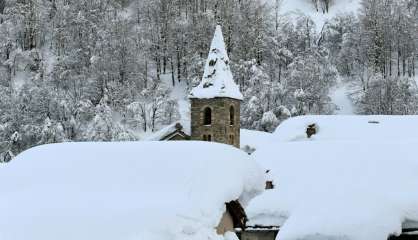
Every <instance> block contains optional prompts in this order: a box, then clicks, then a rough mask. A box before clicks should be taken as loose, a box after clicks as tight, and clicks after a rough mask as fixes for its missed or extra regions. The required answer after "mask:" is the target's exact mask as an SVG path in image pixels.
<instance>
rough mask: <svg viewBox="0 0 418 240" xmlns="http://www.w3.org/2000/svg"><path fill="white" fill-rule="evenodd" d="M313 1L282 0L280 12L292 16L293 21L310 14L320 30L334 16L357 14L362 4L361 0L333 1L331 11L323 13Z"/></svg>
mask: <svg viewBox="0 0 418 240" xmlns="http://www.w3.org/2000/svg"><path fill="white" fill-rule="evenodd" d="M311 2H312V1H311V0H282V1H281V6H280V13H281V15H282V16H286V17H290V19H292V20H293V21H296V20H297V19H298V18H299V17H300V16H303V15H307V16H310V17H311V18H312V20H313V21H314V22H315V25H316V28H317V31H318V32H320V31H321V30H322V28H323V26H324V25H325V24H326V23H327V22H328V21H329V20H330V19H332V18H333V17H335V16H337V15H341V14H346V13H354V14H356V13H357V12H358V9H359V8H360V4H361V0H339V1H333V3H332V5H331V7H330V9H329V12H328V13H323V11H322V9H321V8H319V11H317V10H316V9H315V7H314V5H313V4H312V3H311Z"/></svg>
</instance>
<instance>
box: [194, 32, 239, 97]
mask: <svg viewBox="0 0 418 240" xmlns="http://www.w3.org/2000/svg"><path fill="white" fill-rule="evenodd" d="M229 65H230V61H229V58H228V53H227V51H226V48H225V42H224V38H223V34H222V28H221V26H220V25H217V26H216V31H215V36H214V37H213V40H212V44H211V47H210V51H209V56H208V60H207V61H206V65H205V71H204V74H203V79H202V81H201V82H200V84H199V85H198V86H197V87H195V88H193V89H192V91H191V93H190V96H189V98H216V97H227V98H234V99H238V100H242V99H243V96H242V94H241V92H240V91H239V87H238V85H237V84H235V82H234V79H233V76H232V73H231V69H230V67H229Z"/></svg>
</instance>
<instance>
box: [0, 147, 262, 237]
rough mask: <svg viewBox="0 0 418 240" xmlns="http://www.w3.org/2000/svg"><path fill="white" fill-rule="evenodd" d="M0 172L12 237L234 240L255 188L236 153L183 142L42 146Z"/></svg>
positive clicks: (5, 230)
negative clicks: (245, 207)
mask: <svg viewBox="0 0 418 240" xmlns="http://www.w3.org/2000/svg"><path fill="white" fill-rule="evenodd" d="M186 152H187V154H184V153H186ZM237 166H239V168H237ZM0 170H1V174H0V194H1V196H2V198H0V212H1V214H0V234H1V236H2V239H14V240H28V239H29V240H37V239H44V240H55V239H58V238H59V239H63V240H74V239H80V240H87V239H102V240H114V239H147V240H166V239H179V240H180V239H189V240H202V239H207V240H221V239H222V240H233V239H236V236H235V234H234V231H235V229H245V223H246V221H247V217H246V214H245V212H244V209H243V207H242V206H245V205H246V204H248V201H250V200H251V199H252V198H254V197H255V196H256V195H258V194H260V193H261V192H262V191H263V186H264V178H263V171H262V169H261V168H260V167H258V165H257V163H256V162H254V161H252V160H251V159H250V157H249V156H248V154H246V153H245V152H243V151H241V150H239V149H237V148H234V147H232V146H228V145H224V144H209V143H207V142H191V141H178V142H152V141H140V142H112V143H60V144H52V145H42V146H39V147H35V148H32V149H30V150H28V151H26V152H24V153H22V154H20V155H19V156H17V157H16V159H15V160H14V161H12V162H11V163H10V164H7V165H4V166H2V167H1V168H0ZM243 186H245V188H244V187H243ZM46 193H48V194H46ZM238 199H239V201H238ZM241 204H243V205H241ZM10 236H13V237H10Z"/></svg>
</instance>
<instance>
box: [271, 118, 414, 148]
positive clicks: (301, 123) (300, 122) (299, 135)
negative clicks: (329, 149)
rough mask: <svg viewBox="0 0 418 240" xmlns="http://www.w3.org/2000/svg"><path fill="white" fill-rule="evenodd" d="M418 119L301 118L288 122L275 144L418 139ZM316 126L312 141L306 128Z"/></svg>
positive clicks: (277, 132) (280, 131)
mask: <svg viewBox="0 0 418 240" xmlns="http://www.w3.org/2000/svg"><path fill="white" fill-rule="evenodd" d="M417 123H418V116H314V115H313V116H301V117H294V118H289V119H288V120H286V121H284V122H283V123H282V124H280V126H279V127H278V128H277V129H276V131H275V132H274V133H273V141H284V142H287V141H307V140H311V141H324V140H327V141H328V140H361V141H363V140H370V141H371V140H381V139H387V140H405V139H418V127H416V126H417ZM311 124H315V125H316V129H317V133H316V134H315V135H313V136H312V137H311V138H310V139H308V138H307V136H306V128H307V127H308V126H309V125H311Z"/></svg>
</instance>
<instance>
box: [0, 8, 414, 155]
mask: <svg viewBox="0 0 418 240" xmlns="http://www.w3.org/2000/svg"><path fill="white" fill-rule="evenodd" d="M285 1H290V0H77V1H72V0H0V161H8V160H10V159H11V158H12V157H13V156H14V155H16V154H18V153H19V152H21V151H23V150H25V149H28V148H30V147H32V146H35V145H39V144H46V143H54V142H62V141H124V140H141V139H143V138H144V137H145V136H146V135H147V134H149V133H152V132H155V131H157V130H159V129H160V128H161V127H163V126H165V125H168V124H170V123H172V122H173V121H176V120H179V119H181V118H185V117H187V114H186V113H185V112H186V109H187V108H188V107H187V104H185V102H187V101H186V99H185V97H186V95H187V94H186V93H187V91H188V90H190V88H191V87H193V86H195V85H196V84H197V83H198V82H199V81H200V78H201V76H202V74H203V72H202V71H203V64H204V62H205V60H206V57H207V51H208V49H209V46H208V45H209V44H210V40H211V38H212V36H213V32H214V29H215V25H216V24H218V23H219V24H221V25H222V27H223V32H224V35H225V41H226V45H227V48H228V49H227V50H228V52H229V55H230V58H231V60H232V71H233V73H234V78H235V81H236V82H237V83H238V84H239V86H240V88H241V91H242V93H243V94H244V96H245V100H244V102H243V104H242V109H241V111H242V113H241V124H242V126H243V128H248V129H256V130H262V131H272V130H274V129H275V127H277V125H278V124H280V122H281V121H283V120H285V119H287V118H289V117H290V116H298V115H305V114H333V113H334V111H335V110H337V108H336V106H335V104H334V103H333V102H332V98H331V97H330V94H331V92H332V91H333V89H334V88H335V87H336V86H338V85H339V84H348V85H349V86H350V87H349V88H350V91H349V97H350V101H352V104H353V106H354V109H355V113H357V114H389V115H393V114H400V115H403V114H416V113H417V111H418V95H417V93H418V92H417V84H416V78H415V68H416V67H415V64H416V61H417V59H416V58H417V44H418V26H417V23H418V22H417V21H418V1H417V0H357V2H359V4H358V5H359V8H358V9H355V11H353V12H347V13H345V14H335V17H333V18H332V19H330V20H329V21H326V22H325V23H324V24H321V25H320V24H318V22H317V21H315V18H312V17H311V16H310V15H309V14H304V13H303V12H302V13H300V14H297V16H295V15H292V16H289V15H286V14H284V13H283V9H282V6H283V4H284V2H285ZM348 1H350V0H298V1H295V2H298V3H297V4H304V5H306V8H308V9H312V11H313V12H316V14H328V13H329V12H330V11H333V8H334V7H335V6H337V5H338V4H343V3H344V2H348ZM351 1H353V0H351Z"/></svg>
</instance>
